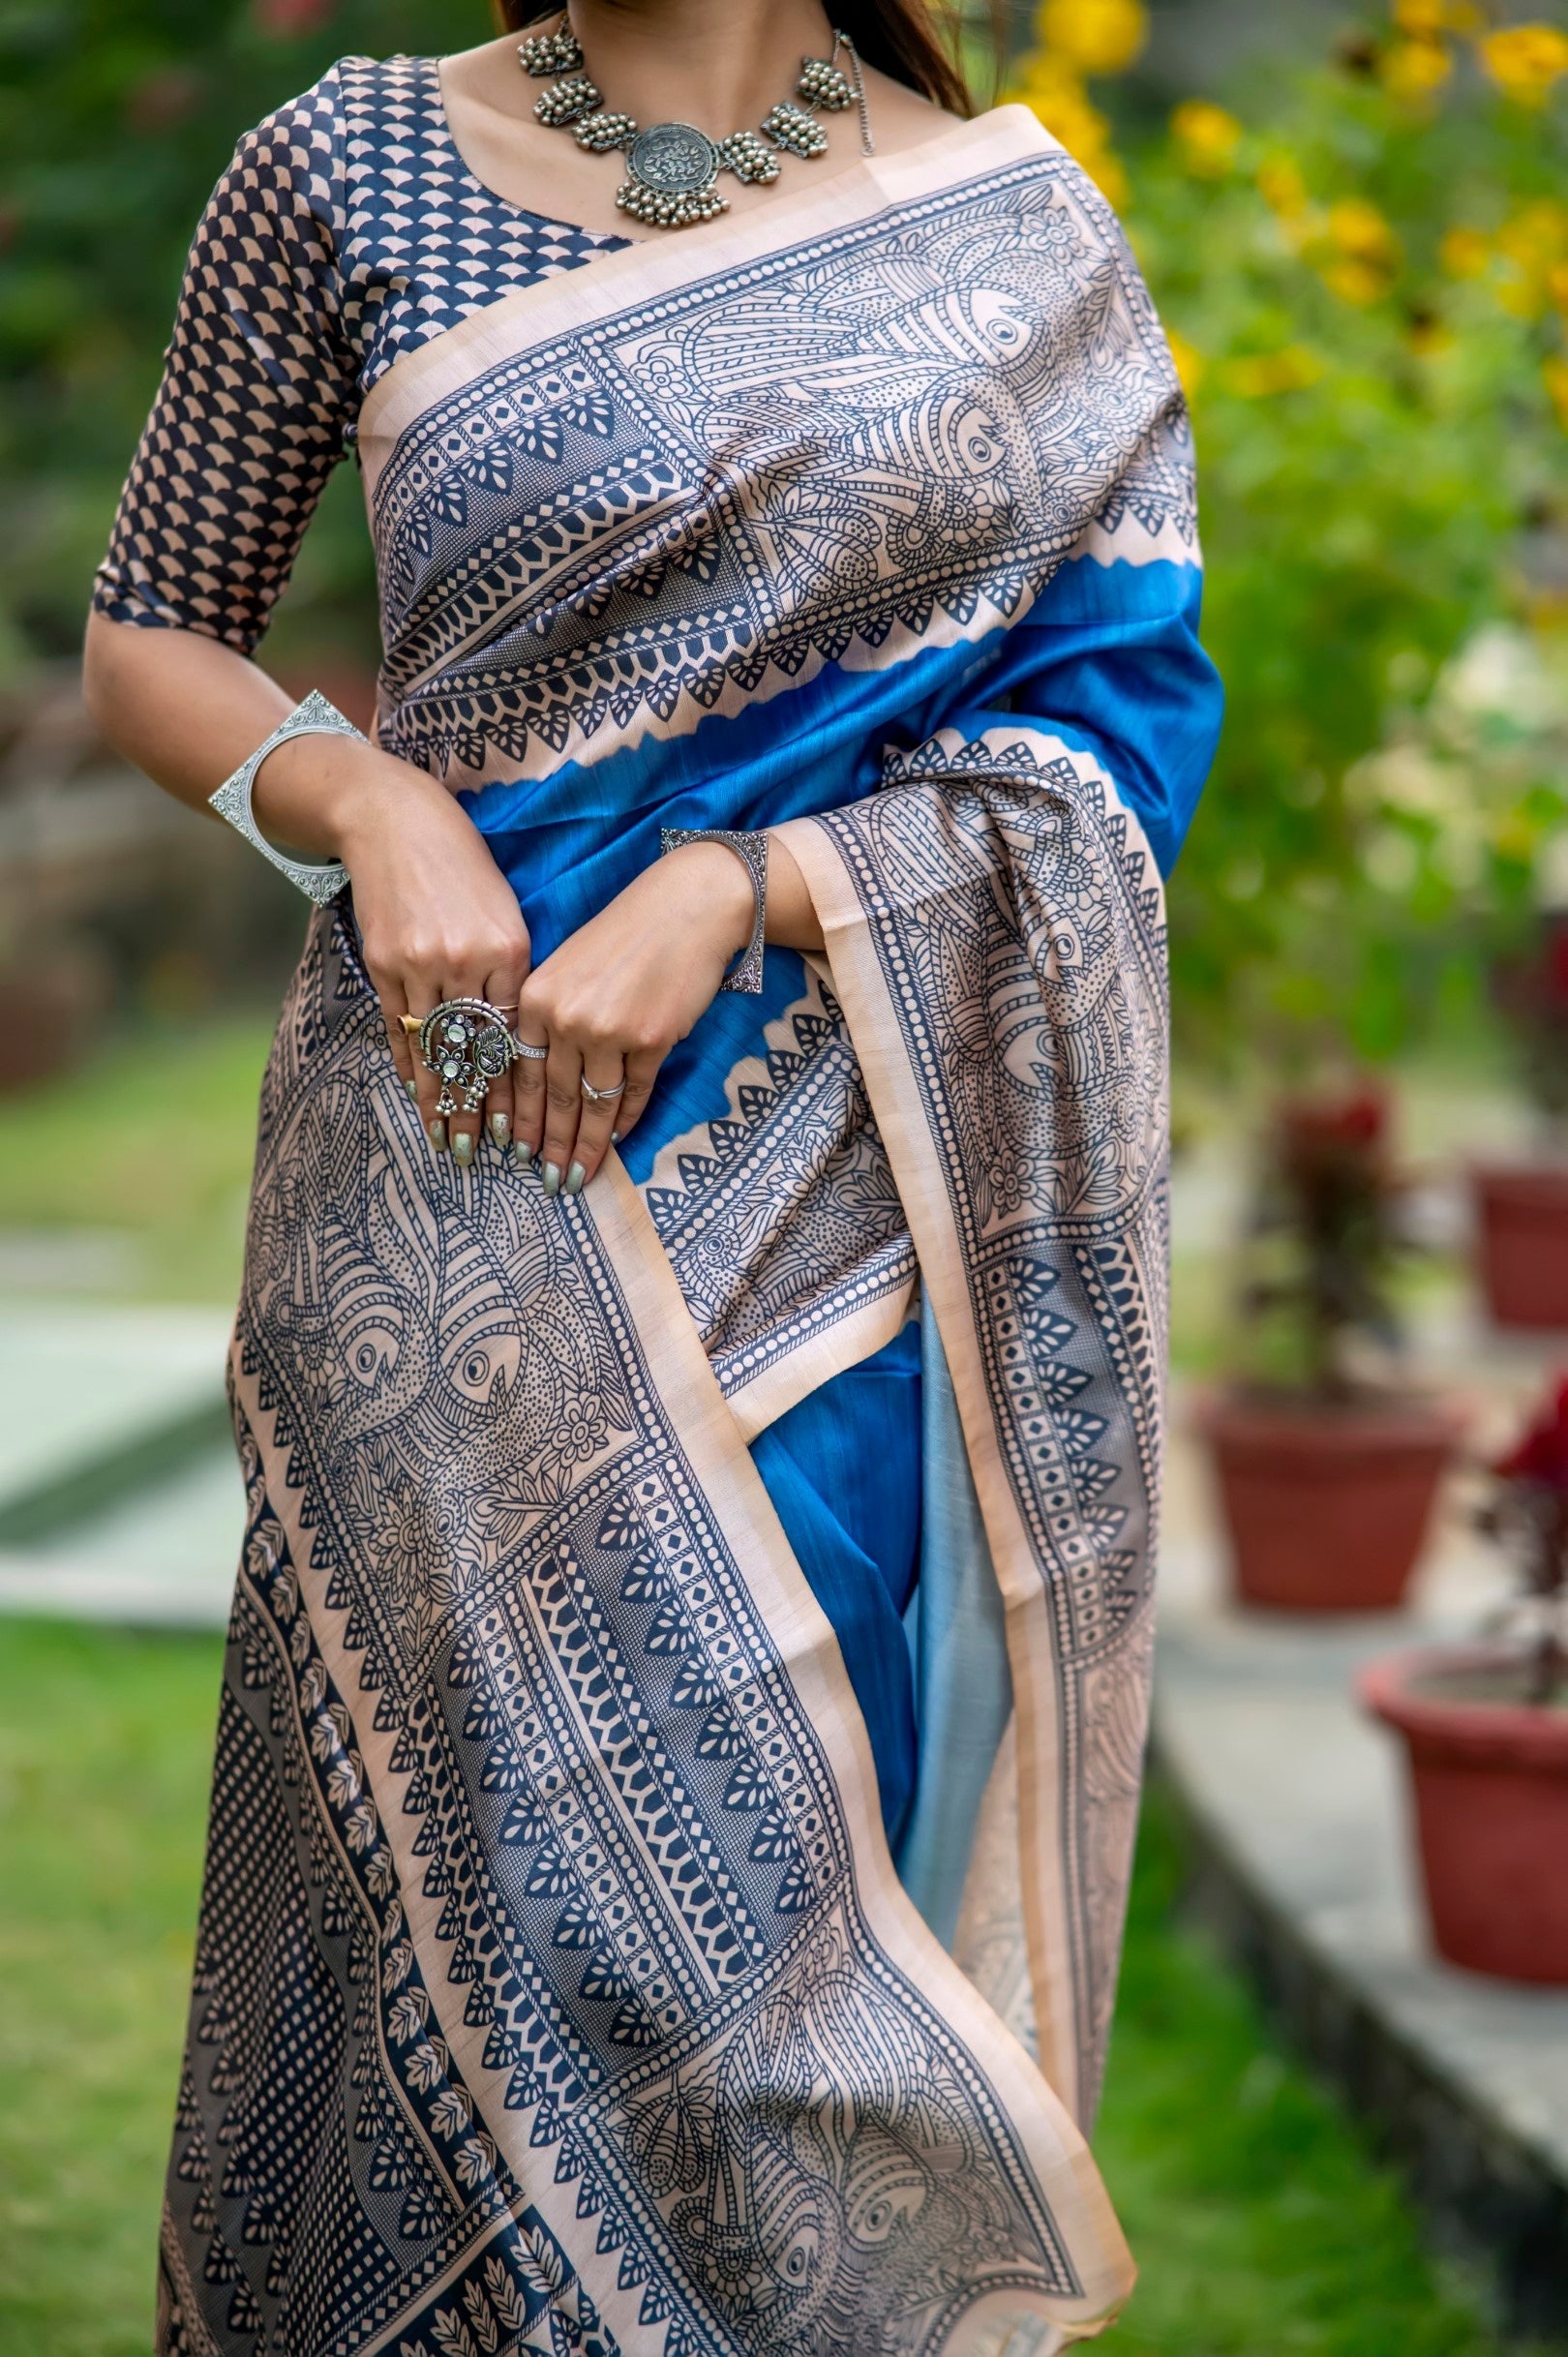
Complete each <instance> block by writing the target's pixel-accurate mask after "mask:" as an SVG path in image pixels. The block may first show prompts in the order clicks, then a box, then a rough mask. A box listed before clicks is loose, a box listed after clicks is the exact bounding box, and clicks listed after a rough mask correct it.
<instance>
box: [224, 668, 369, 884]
mask: <svg viewBox="0 0 1568 2357" xmlns="http://www.w3.org/2000/svg"><path fill="white" fill-rule="evenodd" d="M290 737H357V738H358V740H359V741H360V743H361V744H366V743H368V742H369V741H370V740H369V739H368V738H367V737H366V735H365V732H364V730H363V729H357V728H355V726H354V724H353V722H352V721H351V720H346V719H345V718H344V716H343V714H342V712H340V711H339V710H338V708H337V706H336V705H335V704H329V703H328V702H327V700H326V698H325V696H323V695H321V694H320V693H319V692H318V691H317V689H316V688H313V689H312V690H311V692H310V694H309V695H308V696H307V697H306V698H305V701H304V703H303V704H296V705H295V707H294V709H293V710H292V711H291V712H290V713H289V715H288V717H287V719H286V720H285V721H282V722H281V723H280V724H279V726H278V727H277V728H275V729H274V730H273V732H272V734H271V736H270V737H269V738H268V739H267V740H266V742H265V744H258V745H257V746H256V751H255V752H254V753H253V754H252V755H251V758H250V760H249V761H246V762H242V763H241V765H240V767H239V768H238V769H237V770H236V771H234V774H233V776H232V777H226V778H225V780H224V782H223V784H222V785H221V786H220V787H219V789H218V791H217V793H216V794H212V795H209V796H208V798H207V804H208V807H209V809H212V810H216V811H217V813H218V815H219V817H220V818H226V819H227V821H228V823H229V825H230V826H231V827H232V828H233V830H234V831H235V833H236V834H242V835H243V836H244V837H245V840H246V841H247V842H248V843H252V844H254V845H255V847H256V850H257V851H258V852H259V853H260V854H261V857H262V858H263V860H269V861H271V862H272V865H273V866H274V867H276V868H277V869H278V871H279V873H280V874H282V875H286V877H287V878H288V881H289V883H290V884H295V885H297V886H298V887H299V890H300V891H302V892H303V893H304V894H305V897H306V898H307V899H308V900H314V901H315V902H316V905H317V908H325V906H326V904H327V902H328V901H329V900H336V898H337V896H338V894H339V893H340V892H341V891H342V890H343V888H344V886H345V885H346V884H347V881H348V870H347V867H345V866H344V865H343V863H342V861H339V860H329V861H310V860H291V859H289V857H288V855H287V853H286V852H282V851H278V850H275V849H274V847H273V845H272V844H271V843H269V842H268V841H267V838H266V836H265V835H264V834H263V833H262V831H261V830H260V828H259V827H258V826H257V825H256V817H255V814H254V813H253V811H252V809H251V794H252V790H253V788H254V787H255V785H256V771H257V770H259V769H260V767H261V764H262V763H263V762H264V761H265V759H266V757H267V755H268V754H269V753H271V752H275V751H276V750H277V748H278V746H279V745H281V744H286V742H287V740H288V739H289V738H290Z"/></svg>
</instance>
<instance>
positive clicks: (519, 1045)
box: [512, 1031, 550, 1064]
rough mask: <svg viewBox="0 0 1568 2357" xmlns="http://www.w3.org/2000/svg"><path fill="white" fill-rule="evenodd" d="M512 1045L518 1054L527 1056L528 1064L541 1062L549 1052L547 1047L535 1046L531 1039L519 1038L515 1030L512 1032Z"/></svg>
mask: <svg viewBox="0 0 1568 2357" xmlns="http://www.w3.org/2000/svg"><path fill="white" fill-rule="evenodd" d="M512 1045H513V1046H514V1047H515V1048H516V1049H517V1052H518V1054H519V1055H520V1056H527V1057H528V1062H529V1063H530V1064H542V1063H543V1062H544V1060H545V1058H546V1056H548V1055H549V1053H550V1050H549V1048H548V1047H535V1046H534V1044H533V1042H532V1041H531V1040H520V1039H519V1038H518V1036H517V1034H516V1032H515V1031H514V1032H513V1034H512Z"/></svg>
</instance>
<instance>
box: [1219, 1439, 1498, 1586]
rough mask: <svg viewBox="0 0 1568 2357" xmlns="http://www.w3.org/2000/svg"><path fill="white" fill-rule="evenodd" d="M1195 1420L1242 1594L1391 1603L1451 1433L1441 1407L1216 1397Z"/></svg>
mask: <svg viewBox="0 0 1568 2357" xmlns="http://www.w3.org/2000/svg"><path fill="white" fill-rule="evenodd" d="M1202 1422H1203V1428H1204V1430H1205V1432H1206V1434H1207V1436H1208V1440H1209V1445H1210V1447H1211V1449H1212V1451H1213V1454H1214V1462H1215V1469H1216V1472H1217V1473H1218V1476H1219V1482H1220V1499H1221V1508H1222V1511H1223V1517H1224V1523H1225V1527H1226V1530H1227V1532H1228V1534H1229V1538H1230V1554H1231V1572H1232V1577H1233V1580H1234V1583H1235V1588H1236V1593H1237V1594H1238V1595H1239V1596H1240V1597H1241V1598H1242V1599H1243V1600H1244V1601H1245V1602H1247V1603H1249V1604H1266V1605H1272V1606H1274V1607H1275V1608H1277V1609H1279V1610H1282V1611H1285V1612H1293V1613H1386V1612H1392V1611H1394V1610H1395V1608H1396V1607H1397V1606H1398V1605H1399V1604H1400V1603H1401V1602H1402V1600H1403V1596H1404V1590H1405V1586H1406V1585H1407V1583H1408V1581H1409V1578H1410V1574H1411V1572H1412V1571H1413V1570H1414V1568H1415V1564H1416V1558H1417V1556H1419V1555H1420V1553H1421V1548H1422V1544H1423V1542H1424V1540H1425V1538H1426V1535H1427V1526H1428V1524H1429V1523H1430V1521H1431V1519H1432V1504H1433V1501H1434V1499H1435V1497H1436V1495H1437V1484H1438V1482H1439V1480H1440V1479H1441V1477H1442V1472H1443V1467H1444V1466H1445V1465H1446V1463H1447V1461H1448V1459H1449V1457H1450V1455H1451V1454H1452V1451H1453V1447H1454V1443H1455V1440H1456V1438H1457V1437H1458V1431H1459V1426H1458V1421H1457V1419H1456V1417H1455V1416H1454V1414H1453V1413H1452V1412H1451V1411H1446V1410H1444V1409H1442V1408H1439V1407H1436V1406H1432V1405H1427V1404H1426V1403H1425V1402H1421V1401H1414V1402H1404V1401H1401V1402H1391V1403H1387V1404H1383V1403H1379V1404H1377V1405H1366V1406H1356V1407H1345V1408H1325V1407H1314V1406H1312V1405H1307V1404H1305V1403H1303V1404H1302V1405H1294V1404H1291V1403H1285V1402H1280V1403H1275V1402H1272V1401H1268V1402H1266V1401H1253V1400H1249V1399H1245V1398H1234V1399H1232V1398H1222V1399H1219V1400H1216V1401H1215V1402H1213V1403H1212V1404H1211V1405H1209V1406H1208V1407H1207V1408H1206V1409H1205V1411H1204V1413H1203V1417H1202Z"/></svg>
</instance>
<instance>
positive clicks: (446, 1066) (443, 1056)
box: [404, 998, 517, 1113]
mask: <svg viewBox="0 0 1568 2357" xmlns="http://www.w3.org/2000/svg"><path fill="white" fill-rule="evenodd" d="M404 1026H405V1029H411V1027H412V1018H411V1017H409V1016H407V1015H405V1017H404ZM419 1052H420V1054H421V1055H422V1056H423V1057H424V1059H425V1067H426V1070H427V1071H428V1072H433V1073H435V1074H436V1077H437V1079H438V1080H439V1082H440V1084H441V1093H440V1095H439V1097H437V1100H436V1110H437V1113H456V1112H458V1111H459V1110H461V1111H463V1112H465V1113H476V1112H477V1111H478V1110H479V1107H480V1106H481V1105H482V1104H483V1103H484V1102H485V1098H486V1096H487V1095H488V1093H489V1090H490V1085H491V1082H492V1081H493V1080H498V1079H500V1077H501V1075H502V1073H505V1072H506V1071H507V1070H508V1068H509V1066H510V1065H511V1062H512V1059H513V1057H514V1056H515V1055H516V1054H517V1042H516V1040H515V1039H514V1038H513V1037H512V1029H511V1025H510V1024H509V1023H508V1021H507V1019H506V1017H505V1015H504V1014H503V1013H502V1012H501V1010H500V1009H499V1008H498V1007H493V1006H492V1005H491V1003H490V1001H489V1000H488V999H483V998H449V999H443V1000H442V1001H441V1003H440V1005H439V1006H438V1007H433V1008H432V1009H431V1011H430V1012H429V1014H427V1015H425V1016H424V1017H423V1018H421V1019H420V1021H419Z"/></svg>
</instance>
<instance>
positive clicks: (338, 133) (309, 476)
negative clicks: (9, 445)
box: [93, 69, 358, 654]
mask: <svg viewBox="0 0 1568 2357" xmlns="http://www.w3.org/2000/svg"><path fill="white" fill-rule="evenodd" d="M342 154H343V134H342V113H341V108H340V106H339V104H338V94H337V76H336V69H334V70H333V72H331V73H329V74H327V75H326V76H323V78H322V80H321V81H319V82H318V83H317V85H316V87H315V88H314V89H312V90H309V91H307V92H306V93H305V94H304V96H303V97H301V98H297V99H293V100H290V101H289V103H288V104H287V105H286V106H282V107H280V108H279V110H278V112H277V113H276V114H273V115H270V116H268V118H267V120H266V121H265V122H263V123H261V124H259V125H258V126H257V128H256V130H255V131H252V132H248V133H247V134H246V136H245V137H244V138H243V139H242V140H241V141H240V143H239V146H238V147H237V149H236V150H235V153H234V158H233V161H232V163H231V164H230V165H229V166H228V169H227V170H226V172H225V174H224V176H223V178H222V179H221V180H220V181H219V183H218V186H217V187H216V189H215V190H214V191H213V194H212V198H211V201H210V202H209V204H208V206H207V209H206V212H205V213H204V214H203V216H202V219H201V223H200V226H199V227H198V228H197V230H196V242H195V244H194V245H193V246H192V248H191V257H190V260H189V263H188V264H187V267H186V273H185V281H184V285H183V287H181V290H180V300H179V309H178V311H177V313H176V315H175V320H174V333H173V337H172V340H171V341H170V343H169V346H168V349H167V352H166V355H165V362H164V376H163V381H162V383H161V384H160V385H159V388H158V394H157V398H156V399H155V401H154V403H153V407H152V412H151V415H150V416H149V417H148V420H147V424H146V428H145V430H144V431H143V434H142V437H141V441H140V443H139V445H138V447H137V450H136V458H135V460H134V461H133V463H132V468H131V472H130V476H129V478H128V480H127V482H126V486H125V490H124V492H123V493H122V495H121V499H120V505H119V509H118V512H117V514H116V516H115V519H114V529H113V534H112V537H111V539H110V542H109V549H108V554H107V556H106V559H105V560H104V562H103V564H102V565H101V566H100V567H99V570H98V573H97V576H96V579H95V582H94V587H93V605H94V607H95V609H96V610H97V612H99V613H100V614H105V615H107V616H108V617H109V618H110V619H112V620H114V621H121V622H135V623H139V624H142V625H145V626H148V627H156V628H166V629H183V630H197V631H200V632H201V633H202V634H203V635H204V636H206V637H208V638H216V639H222V640H223V642H224V643H225V645H226V646H229V647H236V648H238V649H239V650H240V651H241V652H242V653H246V654H249V653H250V652H251V650H253V649H254V648H255V646H256V642H257V640H258V639H259V638H260V636H261V634H262V632H263V630H264V629H265V628H266V624H267V619H268V616H269V615H270V613H271V610H272V607H273V605H274V604H275V603H276V601H277V599H278V597H279V595H280V594H281V592H282V590H283V589H284V586H285V584H286V581H287V579H288V575H289V572H290V570H291V568H292V565H293V561H294V557H295V553H296V551H297V550H298V547H299V543H300V539H301V536H302V535H303V533H304V530H305V527H306V525H307V524H308V523H309V522H310V519H311V516H312V514H313V512H314V511H315V508H316V504H317V499H319V498H320V495H321V488H322V485H323V484H324V483H325V481H326V478H327V475H328V473H329V472H330V471H331V468H332V467H333V466H334V464H335V463H336V461H337V460H338V459H339V458H340V457H341V456H342V455H343V451H344V447H345V432H346V429H347V427H348V425H349V423H350V422H351V419H352V417H353V414H354V410H355V408H356V407H357V401H358V394H357V387H356V384H355V364H354V357H353V353H352V350H351V348H350V347H349V345H348V342H347V337H346V335H345V332H344V324H343V315H342V289H341V282H340V278H339V270H338V250H339V245H340V242H341V235H342V226H343V205H342V189H343V169H342Z"/></svg>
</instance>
